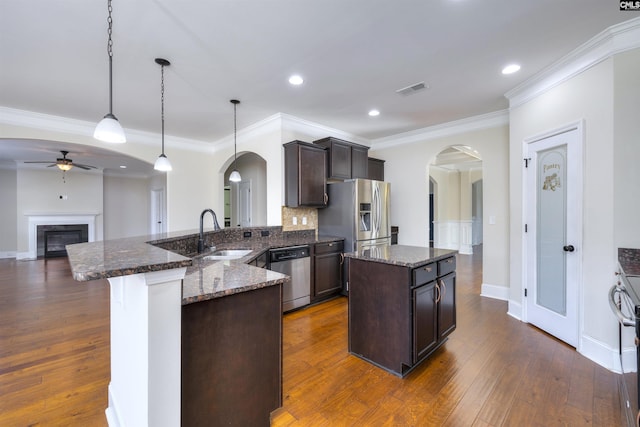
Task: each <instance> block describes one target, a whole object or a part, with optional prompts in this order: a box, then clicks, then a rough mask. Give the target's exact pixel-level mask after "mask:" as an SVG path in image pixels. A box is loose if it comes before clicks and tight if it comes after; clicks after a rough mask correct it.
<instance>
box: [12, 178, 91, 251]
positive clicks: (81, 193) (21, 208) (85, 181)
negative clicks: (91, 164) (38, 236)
mask: <svg viewBox="0 0 640 427" xmlns="http://www.w3.org/2000/svg"><path fill="white" fill-rule="evenodd" d="M16 188H17V192H18V197H17V203H16V215H17V222H16V233H17V252H28V250H29V233H28V224H29V222H28V218H27V216H26V215H28V214H35V215H43V214H51V213H56V214H96V215H97V216H96V240H102V238H103V234H102V230H103V222H102V220H103V209H102V174H98V173H91V172H84V171H80V170H78V169H77V168H74V170H73V171H72V172H68V173H66V178H65V181H63V180H62V172H61V171H59V170H57V169H55V170H50V169H18V171H17V180H16ZM60 196H67V199H66V200H64V199H61V198H60Z"/></svg>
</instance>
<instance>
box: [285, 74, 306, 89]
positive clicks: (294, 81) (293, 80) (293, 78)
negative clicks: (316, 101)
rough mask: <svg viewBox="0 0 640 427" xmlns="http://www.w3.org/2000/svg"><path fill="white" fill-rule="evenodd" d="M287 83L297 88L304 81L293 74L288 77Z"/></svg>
mask: <svg viewBox="0 0 640 427" xmlns="http://www.w3.org/2000/svg"><path fill="white" fill-rule="evenodd" d="M289 83H291V84H292V85H294V86H299V85H301V84H302V83H304V79H303V78H302V77H300V76H299V75H297V74H294V75H293V76H291V77H289Z"/></svg>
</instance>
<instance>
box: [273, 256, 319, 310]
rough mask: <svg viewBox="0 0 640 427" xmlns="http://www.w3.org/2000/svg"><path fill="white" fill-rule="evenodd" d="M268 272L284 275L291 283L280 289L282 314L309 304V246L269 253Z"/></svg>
mask: <svg viewBox="0 0 640 427" xmlns="http://www.w3.org/2000/svg"><path fill="white" fill-rule="evenodd" d="M269 270H273V271H277V272H278V273H282V274H286V275H287V276H289V277H291V281H290V282H289V283H286V284H285V285H284V286H283V287H282V312H283V313H286V312H287V311H290V310H293V309H296V308H298V307H302V306H304V305H308V304H309V303H310V302H311V296H310V295H311V267H310V258H309V246H306V245H305V246H290V247H287V248H282V249H271V250H270V251H269Z"/></svg>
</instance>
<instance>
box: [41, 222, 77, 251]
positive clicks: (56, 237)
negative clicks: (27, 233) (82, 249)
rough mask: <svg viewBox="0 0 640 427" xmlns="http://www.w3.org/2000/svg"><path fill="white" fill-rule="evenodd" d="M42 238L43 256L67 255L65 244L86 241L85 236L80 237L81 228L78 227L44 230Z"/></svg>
mask: <svg viewBox="0 0 640 427" xmlns="http://www.w3.org/2000/svg"><path fill="white" fill-rule="evenodd" d="M85 228H86V226H85ZM85 235H86V231H85ZM43 240H44V257H45V258H54V257H63V256H67V249H66V246H67V245H71V244H73V243H81V242H86V241H87V239H86V236H85V238H84V239H83V238H82V230H80V229H73V230H46V231H45V232H44V236H43Z"/></svg>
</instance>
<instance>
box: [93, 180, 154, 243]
mask: <svg viewBox="0 0 640 427" xmlns="http://www.w3.org/2000/svg"><path fill="white" fill-rule="evenodd" d="M149 182H150V180H149V179H147V178H130V177H117V176H104V178H103V185H104V190H103V196H104V203H103V206H104V221H103V223H104V239H105V240H109V239H119V238H122V237H130V236H141V235H145V234H148V233H149V230H150V228H149V219H150V212H149V205H150V188H149V187H150V185H149Z"/></svg>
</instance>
